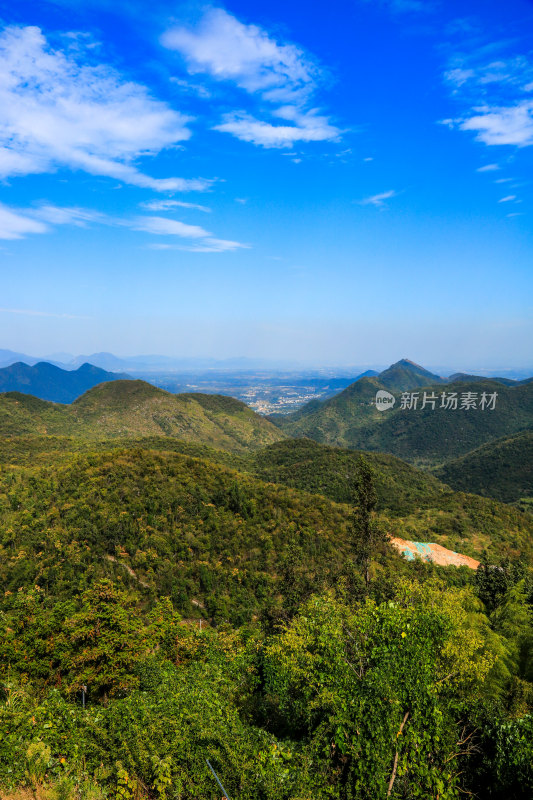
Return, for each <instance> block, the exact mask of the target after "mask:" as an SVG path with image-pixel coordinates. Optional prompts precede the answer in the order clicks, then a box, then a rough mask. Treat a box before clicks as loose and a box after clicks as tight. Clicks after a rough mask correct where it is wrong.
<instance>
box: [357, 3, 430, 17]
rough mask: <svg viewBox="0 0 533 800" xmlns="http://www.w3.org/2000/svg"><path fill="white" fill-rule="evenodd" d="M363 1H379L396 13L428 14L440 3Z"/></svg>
mask: <svg viewBox="0 0 533 800" xmlns="http://www.w3.org/2000/svg"><path fill="white" fill-rule="evenodd" d="M363 2H365V3H375V2H377V3H379V5H381V6H384V7H385V8H387V9H388V10H389V11H392V12H393V13H394V14H406V13H415V14H428V13H433V12H434V11H435V9H436V8H437V6H438V5H439V3H438V2H435V0H363Z"/></svg>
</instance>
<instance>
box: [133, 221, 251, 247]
mask: <svg viewBox="0 0 533 800" xmlns="http://www.w3.org/2000/svg"><path fill="white" fill-rule="evenodd" d="M131 227H133V228H134V229H135V230H138V231H143V232H145V233H152V234H155V235H156V236H178V237H180V238H182V239H192V240H193V241H192V242H190V243H188V244H186V245H170V244H168V243H166V244H163V245H160V244H157V243H156V244H151V245H150V247H152V249H157V250H170V249H179V250H188V251H190V252H193V253H222V252H225V251H227V250H240V249H243V248H249V247H250V245H248V244H242V243H241V242H234V241H230V240H228V239H217V238H215V237H214V236H213V234H212V233H210V232H209V231H206V230H205V229H204V228H201V227H200V226H199V225H187V224H185V223H184V222H180V221H178V220H174V219H168V218H167V217H138V218H137V219H136V220H134V221H133V222H132V223H131Z"/></svg>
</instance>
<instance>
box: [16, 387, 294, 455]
mask: <svg viewBox="0 0 533 800" xmlns="http://www.w3.org/2000/svg"><path fill="white" fill-rule="evenodd" d="M0 434H2V435H3V436H20V435H24V434H39V435H49V436H73V437H75V438H77V439H80V440H84V439H106V438H111V439H113V438H134V439H138V438H141V437H143V436H154V435H155V436H157V435H159V436H161V435H164V436H172V437H178V438H180V439H184V440H185V441H190V442H199V443H202V444H206V445H210V446H212V447H220V448H223V449H227V450H233V451H243V450H247V449H249V448H258V447H262V446H264V445H266V444H270V443H272V442H275V441H279V440H280V439H283V438H285V434H283V433H282V432H281V431H280V430H279V429H278V428H276V427H275V426H274V425H272V424H271V423H270V422H269V421H268V420H266V419H264V418H263V417H260V416H259V415H258V414H255V413H254V412H253V411H252V410H251V409H250V408H248V406H246V405H245V404H244V403H241V402H240V401H239V400H234V399H232V398H230V397H224V396H219V395H201V394H189V395H187V394H184V395H173V394H170V393H169V392H165V391H164V390H163V389H158V388H157V387H155V386H152V385H151V384H149V383H145V382H144V381H130V380H121V381H112V382H110V383H102V384H100V385H98V386H96V387H94V388H93V389H90V390H89V391H88V392H86V393H85V394H84V395H82V396H81V397H80V398H78V399H77V400H76V401H75V402H74V403H72V404H71V405H59V404H56V403H47V402H45V401H42V400H38V399H36V398H34V397H31V396H29V395H23V394H20V393H17V392H11V393H6V394H4V395H0Z"/></svg>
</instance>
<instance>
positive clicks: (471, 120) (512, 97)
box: [444, 36, 533, 147]
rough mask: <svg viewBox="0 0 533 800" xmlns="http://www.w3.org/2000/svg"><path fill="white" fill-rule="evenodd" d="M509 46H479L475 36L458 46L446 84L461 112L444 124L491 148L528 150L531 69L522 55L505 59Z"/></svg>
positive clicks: (531, 139)
mask: <svg viewBox="0 0 533 800" xmlns="http://www.w3.org/2000/svg"><path fill="white" fill-rule="evenodd" d="M509 46H510V43H509V42H485V43H483V44H481V43H480V39H479V36H477V37H476V38H475V39H474V40H470V38H468V37H467V40H466V41H464V42H463V43H462V47H461V49H460V51H459V52H455V53H454V54H453V56H452V57H451V59H450V65H449V68H448V69H447V70H446V71H445V73H444V81H445V83H446V84H447V85H448V86H449V87H450V89H451V91H452V94H453V96H454V97H455V99H456V100H457V102H458V103H459V104H460V105H461V106H463V109H464V110H463V112H462V113H461V115H460V116H459V117H458V118H456V119H451V120H447V121H446V122H447V123H448V124H449V125H450V127H452V128H458V129H459V130H463V131H471V132H473V133H475V135H476V139H477V140H478V141H480V142H483V143H484V144H486V145H489V146H493V145H515V146H518V147H526V146H528V145H531V144H533V99H532V98H531V96H530V95H529V90H528V87H529V86H530V85H532V83H531V79H532V78H533V63H532V62H531V60H530V59H529V58H527V57H525V56H523V55H509V54H508V49H509ZM503 53H505V54H503ZM495 56H498V57H496V58H495Z"/></svg>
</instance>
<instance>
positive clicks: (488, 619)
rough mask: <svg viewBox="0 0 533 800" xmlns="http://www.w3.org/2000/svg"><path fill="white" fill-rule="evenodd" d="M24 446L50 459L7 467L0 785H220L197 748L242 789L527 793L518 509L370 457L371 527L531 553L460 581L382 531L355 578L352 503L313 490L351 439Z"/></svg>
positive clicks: (50, 789)
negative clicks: (76, 449) (404, 553)
mask: <svg viewBox="0 0 533 800" xmlns="http://www.w3.org/2000/svg"><path fill="white" fill-rule="evenodd" d="M209 403H212V404H215V405H216V403H217V401H216V399H210V401H209ZM36 407H37V409H39V408H40V407H39V405H38V404H37V405H36ZM14 441H15V439H13V440H12V442H11V443H12V444H13V442H14ZM34 441H35V442H36V446H37V450H38V452H39V453H40V454H41V455H44V453H45V452H46V451H45V450H44V449H43V448H44V447H45V446H46V444H48V445H50V444H53V445H54V446H58V449H57V450H56V451H55V453H56V455H57V460H55V457H54V456H53V452H54V451H53V450H49V451H48V456H47V463H46V464H44V465H41V466H36V465H29V464H26V466H22V465H18V466H16V465H13V464H10V463H7V462H6V461H4V466H3V467H2V468H1V469H0V581H1V583H2V586H3V589H4V591H3V593H2V597H1V598H0V623H1V624H0V670H1V671H0V674H1V676H2V677H1V678H0V792H1V794H2V796H7V797H10V794H9V791H10V789H13V788H14V787H20V786H21V785H24V784H26V785H28V786H29V787H30V788H31V791H32V794H33V795H35V796H37V797H39V798H41V800H58V798H67V800H105V799H108V800H112V798H117V797H119V798H121V800H134V799H135V798H139V800H141V799H142V800H152V798H156V799H157V800H167V799H168V798H169V797H173V796H174V797H176V798H179V797H182V798H191V800H200V799H202V800H205V799H206V798H207V799H208V800H215V799H216V798H219V797H220V790H219V789H218V787H217V785H216V783H215V782H214V781H213V778H212V775H211V774H210V772H209V771H208V769H207V768H206V761H205V759H206V758H208V759H209V760H210V762H211V763H212V764H213V765H214V766H215V768H216V770H217V772H218V774H219V775H220V776H221V777H222V779H223V781H224V785H225V786H226V788H227V790H228V791H229V792H230V796H236V797H239V798H245V799H246V800H257V798H262V799H263V800H297V799H298V800H299V799H300V798H310V797H312V798H313V800H332V799H333V800H351V799H352V798H354V797H357V798H361V800H376V798H377V799H378V800H386V798H387V797H390V796H392V797H397V798H402V797H406V796H416V795H417V793H418V796H420V797H434V798H437V796H438V797H439V799H440V798H443V799H444V800H457V799H458V798H459V797H461V796H462V795H463V794H464V792H465V791H473V790H476V791H477V792H478V793H479V791H480V789H483V787H486V788H487V792H490V795H489V794H482V795H481V796H483V797H489V796H490V797H491V798H492V797H496V798H498V800H504V798H505V800H509V798H514V799H515V800H521V797H522V796H523V795H521V794H520V792H521V791H522V790H523V788H524V786H525V787H526V788H528V787H533V775H531V766H530V761H531V759H530V756H531V752H530V751H531V748H530V742H531V736H530V733H531V729H530V725H529V722H528V719H529V715H528V710H529V709H530V708H531V707H533V690H532V689H531V679H532V678H533V669H532V668H533V661H532V658H531V653H532V645H533V642H531V637H530V634H529V633H528V631H530V624H529V619H530V611H529V608H530V606H529V605H528V603H529V600H528V596H529V595H528V591H530V589H529V588H528V587H529V584H528V583H526V581H527V580H529V579H528V578H527V563H528V562H529V563H531V558H532V554H531V541H532V533H533V530H532V526H533V520H532V519H531V517H529V516H528V515H525V514H522V513H520V512H519V511H518V510H516V509H514V508H512V507H509V506H506V505H502V504H499V503H496V502H494V501H492V500H488V499H485V498H482V497H474V496H471V495H463V494H461V493H454V492H452V491H451V490H449V489H447V488H446V487H443V486H442V485H441V484H439V483H438V481H436V480H435V479H434V478H432V477H431V476H426V475H422V474H420V473H419V472H418V471H417V470H415V469H413V468H412V467H409V466H408V465H405V464H402V463H401V462H399V461H398V460H397V459H395V458H393V457H387V456H377V455H376V456H372V457H371V459H372V461H373V463H374V465H375V468H376V485H377V488H378V493H379V511H378V514H377V515H376V517H375V519H373V522H372V524H377V525H379V526H380V528H381V529H382V530H384V531H386V532H389V533H393V532H397V531H402V532H403V531H404V530H407V529H412V530H413V531H415V530H416V536H410V537H407V538H414V539H416V540H419V541H420V540H428V539H431V540H433V539H435V538H439V537H440V538H441V539H442V541H443V542H444V541H446V542H448V543H449V542H453V541H455V538H454V537H459V538H458V541H460V542H461V546H463V545H464V548H463V549H464V550H465V551H471V552H475V553H477V554H478V555H479V553H480V551H481V550H482V549H483V548H488V550H489V558H491V559H493V563H500V560H499V559H500V557H501V555H505V554H507V555H508V556H511V557H513V558H514V559H515V558H516V556H518V555H520V554H521V555H522V559H523V560H522V563H520V562H517V561H508V562H501V563H502V566H501V567H500V568H499V569H498V570H494V568H488V569H486V571H485V572H483V573H481V574H480V576H477V575H475V576H474V578H472V576H471V574H469V571H468V570H466V569H465V568H463V569H455V568H451V571H450V568H445V567H440V568H439V567H435V566H434V565H431V564H423V563H421V562H408V561H406V560H404V559H403V558H401V557H400V556H399V555H398V554H396V553H395V552H394V551H393V550H392V549H390V548H389V547H388V546H387V545H386V543H382V544H380V545H379V546H378V547H376V548H375V549H374V550H373V552H372V563H371V571H370V575H371V582H370V585H369V587H365V582H364V580H363V577H362V575H361V573H360V570H359V566H358V564H359V561H358V552H359V551H358V547H359V545H358V542H357V540H356V538H354V529H355V523H354V517H353V516H352V515H353V514H354V513H356V512H354V510H353V505H352V504H351V505H346V504H343V503H337V502H334V501H333V500H332V499H330V498H329V497H327V496H326V495H327V494H332V495H337V496H342V495H343V493H345V492H348V486H349V484H350V482H351V483H353V478H354V463H355V461H354V460H355V457H356V454H354V453H352V452H337V451H335V450H334V449H332V448H326V447H323V446H320V445H316V444H314V443H312V442H305V441H295V442H289V441H287V442H279V443H276V444H274V445H272V446H269V447H267V448H266V449H264V450H263V451H262V452H259V453H253V452H252V453H249V454H232V453H228V452H226V453H222V452H220V451H219V452H218V453H217V451H214V450H211V449H209V448H208V447H205V445H201V444H194V443H181V442H179V441H178V440H177V439H173V438H171V437H168V438H164V437H156V438H152V439H148V440H145V441H144V445H145V446H144V447H143V448H141V447H139V441H131V442H129V445H128V447H126V448H124V447H122V448H119V449H117V448H114V447H113V442H107V443H105V442H99V443H98V448H99V450H98V451H97V452H84V453H68V452H66V451H65V448H64V447H63V452H61V449H62V445H67V444H68V443H70V444H71V445H72V446H81V447H83V448H85V447H87V446H88V445H89V444H90V442H89V441H88V440H87V439H78V440H76V439H72V438H71V439H64V440H55V439H53V438H49V437H37V438H36V439H35V440H34ZM21 442H22V440H21V439H19V440H18V445H19V446H20V445H21ZM25 442H26V447H28V448H30V449H31V437H26V439H25ZM148 443H150V444H151V445H152V449H151V450H148V449H146V445H148ZM165 444H166V445H167V446H168V447H170V448H172V449H173V450H174V452H169V451H165V450H163V449H156V448H163V447H164V445H165ZM180 448H181V449H183V450H184V452H183V453H180V452H176V450H178V449H180ZM18 452H19V451H18V450H17V448H15V450H14V454H15V455H16V454H17V453H18ZM193 452H197V453H200V452H201V454H202V457H201V458H199V457H195V456H193V455H191V453H193ZM7 455H8V454H7V453H6V452H5V451H4V458H6V457H7ZM206 456H207V457H206ZM209 456H211V458H209ZM23 460H24V459H22V458H21V459H20V461H23ZM215 461H217V462H218V463H215ZM224 461H228V463H232V462H233V463H239V464H240V468H241V469H242V468H244V467H245V468H246V469H247V470H249V472H248V473H246V474H245V473H243V472H242V471H236V470H235V469H233V468H231V467H230V466H226V465H225V464H224V463H223V462H224ZM253 471H255V472H256V473H260V472H262V473H263V476H265V477H267V476H268V479H269V482H265V481H264V480H262V479H260V478H258V477H257V476H256V475H253V474H251V472H253ZM314 473H320V475H321V482H320V485H317V483H316V475H315V474H314ZM335 475H339V476H340V480H339V481H338V482H337V481H336V480H335ZM272 478H275V479H276V480H277V481H280V482H286V483H289V482H291V483H293V484H294V483H296V484H300V485H301V487H302V488H291V487H288V486H284V485H281V483H273V482H271V481H272ZM304 487H311V488H312V489H313V492H314V493H311V492H309V491H304ZM317 491H319V492H320V494H317ZM481 600H483V603H486V606H485V605H482V602H481ZM528 615H529V616H528ZM200 620H202V621H203V625H202V626H200V624H199V621H200ZM528 636H529V638H528ZM82 687H86V708H83V707H82V705H81V702H80V699H81V690H82ZM402 726H403V727H402ZM399 730H401V731H402V736H401V737H400V736H399V735H398V731H399ZM457 760H459V763H456V761H457ZM394 764H397V765H398V764H399V766H397V771H396V772H393V765H394ZM391 776H392V777H394V779H395V780H394V781H392V778H391ZM391 781H392V783H391ZM391 786H392V789H391ZM528 791H529V789H528ZM15 797H16V795H15V796H13V798H12V800H15Z"/></svg>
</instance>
